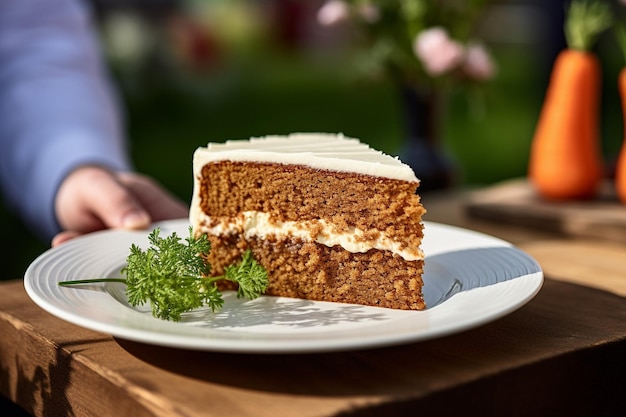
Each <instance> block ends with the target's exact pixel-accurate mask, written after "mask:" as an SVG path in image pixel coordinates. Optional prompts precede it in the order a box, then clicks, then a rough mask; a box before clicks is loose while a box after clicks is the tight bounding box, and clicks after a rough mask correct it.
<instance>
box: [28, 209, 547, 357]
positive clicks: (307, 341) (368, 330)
mask: <svg viewBox="0 0 626 417" xmlns="http://www.w3.org/2000/svg"><path fill="white" fill-rule="evenodd" d="M157 226H158V227H160V228H161V236H167V235H169V234H170V233H171V232H173V231H176V232H177V233H178V235H179V236H181V237H182V238H185V237H187V236H188V227H189V226H188V221H187V220H176V221H170V222H163V223H158V224H156V225H155V227H157ZM147 236H148V232H130V231H113V230H109V231H103V232H97V233H92V234H89V235H86V236H83V237H80V238H77V239H75V240H72V241H70V242H68V243H66V244H64V245H61V246H60V247H58V248H54V249H50V250H48V251H47V252H44V253H43V254H42V255H41V256H39V257H38V258H37V259H36V260H35V261H34V262H33V263H32V264H31V265H30V266H29V268H28V269H27V271H26V275H25V281H24V284H25V288H26V291H27V293H28V295H29V296H30V297H31V298H32V299H33V300H34V302H35V303H37V304H38V305H39V306H40V307H42V308H43V309H44V310H47V311H48V312H50V313H52V314H54V315H56V316H58V317H60V318H61V319H64V320H67V321H69V322H71V323H74V324H76V325H79V326H83V327H86V328H89V329H92V330H96V331H99V332H103V333H108V334H111V335H113V336H115V337H119V338H122V339H128V340H134V341H138V342H143V343H149V344H155V345H163V346H170V347H180V348H186V349H199V350H214V351H225V352H249V353H304V352H324V351H339V350H348V349H362V348H371V347H380V346H388V345H394V344H400V343H409V342H417V341H421V340H426V339H432V338H435V337H440V336H443V335H448V334H451V333H456V332H461V331H464V330H467V329H470V328H473V327H476V326H479V325H482V324H484V323H487V322H490V321H493V320H495V319H497V318H500V317H502V316H504V315H506V314H508V313H510V312H512V311H514V310H516V309H517V308H519V307H521V306H522V305H523V304H525V303H526V302H527V301H529V300H530V299H531V298H532V297H534V296H535V294H537V292H538V291H539V289H540V288H541V285H542V283H543V273H542V271H541V268H540V267H539V265H538V264H537V262H535V260H533V259H532V258H531V257H530V256H528V255H526V254H525V253H524V252H522V251H520V250H519V249H517V248H515V247H513V246H512V245H510V244H509V243H507V242H504V241H502V240H499V239H496V238H493V237H490V236H486V235H484V234H480V233H476V232H471V231H468V230H464V229H459V228H455V227H451V226H445V225H441V224H437V223H428V222H427V223H426V225H425V238H424V242H423V249H424V252H425V253H426V267H425V273H424V281H425V283H426V284H425V287H424V296H425V298H426V303H427V305H428V306H429V307H428V308H427V309H426V310H424V311H401V310H391V309H385V308H376V307H365V306H360V305H352V304H340V303H327V302H317V301H307V300H299V299H290V298H282V297H270V296H262V297H260V298H258V299H256V300H253V301H246V300H240V299H237V298H236V296H235V295H234V293H226V294H225V297H224V298H225V304H224V308H223V309H222V310H220V311H219V312H217V313H212V312H211V311H210V310H209V309H199V310H196V311H193V312H190V313H186V314H185V315H184V317H183V320H182V321H181V322H177V323H175V322H169V321H164V320H160V319H156V318H154V317H152V315H151V314H150V311H149V308H146V307H140V308H134V307H131V306H130V305H129V304H128V303H127V300H126V296H125V292H124V291H125V286H124V285H123V284H115V283H113V284H111V283H108V284H97V285H95V284H94V285H90V286H82V287H81V288H80V289H79V288H72V287H60V286H59V285H58V282H59V281H66V280H75V279H86V278H93V277H119V276H120V272H119V271H120V269H121V268H122V267H123V266H124V264H125V260H126V257H127V256H128V253H129V248H130V246H131V244H133V243H134V244H137V245H139V246H141V247H147V245H148V240H147Z"/></svg>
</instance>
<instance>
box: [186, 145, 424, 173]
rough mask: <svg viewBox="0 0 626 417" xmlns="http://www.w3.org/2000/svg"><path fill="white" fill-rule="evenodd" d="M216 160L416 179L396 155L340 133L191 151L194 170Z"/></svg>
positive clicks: (214, 146)
mask: <svg viewBox="0 0 626 417" xmlns="http://www.w3.org/2000/svg"><path fill="white" fill-rule="evenodd" d="M218 161H232V162H266V163H278V164H293V165H304V166H308V167H311V168H316V169H323V170H330V171H339V172H354V173H358V174H365V175H372V176H376V177H384V178H390V179H397V180H402V181H410V182H419V180H418V179H417V178H416V177H415V173H414V172H413V170H412V169H411V168H410V167H409V166H408V165H406V164H404V163H402V162H401V161H400V160H399V159H398V158H394V157H392V156H390V155H386V154H384V153H382V152H380V151H377V150H375V149H372V148H371V147H369V146H368V145H366V144H364V143H362V142H360V141H359V140H358V139H354V138H349V137H346V136H344V135H342V134H330V133H293V134H290V135H287V136H265V137H256V138H251V139H246V140H229V141H227V142H225V143H209V144H208V146H207V147H201V148H198V149H197V150H196V152H195V153H194V167H196V168H197V169H201V167H202V166H204V165H205V164H207V163H211V162H218Z"/></svg>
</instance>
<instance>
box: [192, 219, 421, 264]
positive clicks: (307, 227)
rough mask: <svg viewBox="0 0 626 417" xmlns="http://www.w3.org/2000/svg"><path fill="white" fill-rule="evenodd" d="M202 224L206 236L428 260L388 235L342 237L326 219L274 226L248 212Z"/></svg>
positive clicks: (352, 231)
mask: <svg viewBox="0 0 626 417" xmlns="http://www.w3.org/2000/svg"><path fill="white" fill-rule="evenodd" d="M199 224H203V225H205V226H202V230H203V231H204V232H206V233H209V234H212V235H216V236H217V235H239V234H242V235H243V236H245V238H246V239H252V238H259V239H268V238H269V237H275V238H278V239H291V238H299V239H302V240H304V241H312V242H316V243H320V244H323V245H326V246H329V247H332V246H335V245H339V246H341V247H342V248H343V249H345V250H347V251H348V252H352V253H364V252H367V251H368V250H370V249H378V250H385V251H389V252H392V253H394V254H396V255H399V256H401V257H402V258H403V259H405V260H407V261H416V260H421V259H424V254H423V252H422V251H421V250H420V249H419V248H418V247H406V246H403V245H402V244H400V243H399V242H397V241H394V240H393V239H390V238H389V237H387V236H385V235H384V233H375V234H374V235H371V233H370V235H368V233H367V232H365V231H363V230H360V229H357V228H352V229H350V231H349V232H347V233H338V232H335V231H333V228H332V226H331V225H330V224H328V222H326V221H325V220H323V219H320V220H305V221H301V222H294V221H286V222H279V223H273V222H271V221H270V216H269V214H267V213H262V212H255V211H246V212H243V213H242V214H241V215H240V216H237V217H227V218H223V219H221V221H220V219H214V218H211V217H209V216H206V215H205V216H201V218H200V219H199Z"/></svg>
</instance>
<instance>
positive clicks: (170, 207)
mask: <svg viewBox="0 0 626 417" xmlns="http://www.w3.org/2000/svg"><path fill="white" fill-rule="evenodd" d="M118 180H119V181H120V183H122V184H123V185H125V186H126V187H128V189H130V190H131V191H132V193H133V195H134V196H135V198H136V199H137V200H138V201H139V203H140V204H141V205H142V206H143V207H144V208H145V210H146V211H147V212H148V213H149V214H150V217H151V218H152V220H153V221H159V220H167V219H178V218H183V217H187V216H188V215H189V207H188V206H187V205H186V204H184V203H183V202H182V201H181V200H180V199H178V198H177V197H175V196H174V195H172V194H171V193H169V192H168V191H167V190H166V189H165V188H163V187H161V186H160V185H159V184H158V183H156V182H155V181H153V180H152V179H151V178H149V177H146V176H143V175H139V174H136V173H122V174H118Z"/></svg>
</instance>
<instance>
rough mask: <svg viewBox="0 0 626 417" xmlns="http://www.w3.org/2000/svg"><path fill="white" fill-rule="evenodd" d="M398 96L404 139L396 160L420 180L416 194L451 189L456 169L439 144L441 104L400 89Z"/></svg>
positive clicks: (433, 96) (434, 95) (427, 93)
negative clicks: (408, 168) (400, 105)
mask: <svg viewBox="0 0 626 417" xmlns="http://www.w3.org/2000/svg"><path fill="white" fill-rule="evenodd" d="M400 96H401V97H400V99H401V104H402V110H403V120H404V123H405V128H406V135H407V136H406V142H405V144H404V147H403V149H402V152H401V153H400V159H401V160H402V162H404V163H405V164H407V165H409V166H410V167H411V168H412V169H413V171H415V175H416V176H417V178H419V179H420V182H421V184H420V192H425V191H432V190H441V189H446V188H449V187H451V186H452V185H453V184H454V183H455V177H456V169H455V166H454V163H453V162H452V159H451V158H450V157H449V156H448V155H447V154H446V152H445V151H444V149H443V147H442V143H441V135H442V132H441V127H442V123H443V119H442V117H443V114H442V111H443V108H442V106H443V104H444V103H443V102H442V96H441V94H440V93H438V92H436V91H432V90H424V91H421V90H417V89H416V88H412V87H403V88H401V89H400Z"/></svg>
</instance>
